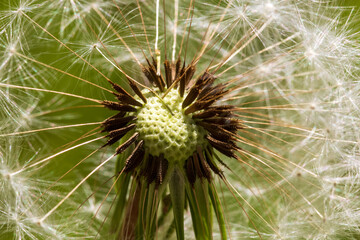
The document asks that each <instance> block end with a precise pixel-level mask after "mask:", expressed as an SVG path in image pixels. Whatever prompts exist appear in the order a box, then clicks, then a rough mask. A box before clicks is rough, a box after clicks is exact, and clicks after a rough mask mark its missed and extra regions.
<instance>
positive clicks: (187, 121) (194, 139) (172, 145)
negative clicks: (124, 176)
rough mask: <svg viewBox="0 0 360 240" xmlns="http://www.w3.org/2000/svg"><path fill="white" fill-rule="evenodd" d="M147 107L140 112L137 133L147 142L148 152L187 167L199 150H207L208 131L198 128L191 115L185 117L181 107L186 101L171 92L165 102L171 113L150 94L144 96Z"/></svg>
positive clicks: (146, 92) (146, 148)
mask: <svg viewBox="0 0 360 240" xmlns="http://www.w3.org/2000/svg"><path fill="white" fill-rule="evenodd" d="M143 94H144V96H145V97H146V99H147V103H146V104H145V105H144V106H143V107H141V108H139V109H138V111H137V114H136V115H137V120H136V126H137V129H136V130H137V132H139V134H140V136H139V139H141V140H144V147H145V151H147V152H148V153H149V154H151V155H152V156H160V155H161V154H163V156H164V158H165V159H166V160H168V162H169V163H176V162H177V163H179V162H180V163H183V162H184V161H185V160H186V159H187V158H189V157H190V156H191V155H192V154H193V153H194V152H195V151H196V147H197V146H199V145H200V146H205V145H206V143H207V142H206V139H205V135H206V132H205V130H204V129H203V128H202V127H201V126H198V125H196V124H195V121H194V120H193V119H192V118H191V114H189V115H185V114H184V110H183V109H182V107H181V105H182V102H183V98H182V97H181V96H180V95H179V93H178V91H177V90H175V89H173V90H171V91H170V92H169V93H168V94H167V95H166V97H165V98H164V99H163V101H164V103H165V104H166V105H167V106H168V107H169V108H170V110H171V112H172V113H171V112H170V111H169V109H168V108H167V107H166V106H165V105H164V103H162V102H161V101H160V99H159V98H157V97H156V96H153V95H152V94H151V93H150V92H148V91H147V90H144V92H143Z"/></svg>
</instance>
